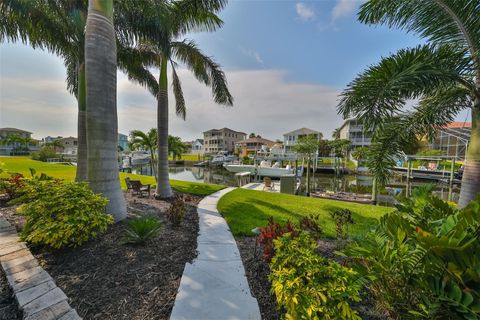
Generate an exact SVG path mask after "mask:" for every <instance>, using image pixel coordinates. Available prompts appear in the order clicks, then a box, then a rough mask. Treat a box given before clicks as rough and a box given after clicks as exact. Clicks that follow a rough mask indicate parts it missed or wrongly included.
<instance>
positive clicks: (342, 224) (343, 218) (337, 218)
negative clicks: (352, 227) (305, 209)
mask: <svg viewBox="0 0 480 320" xmlns="http://www.w3.org/2000/svg"><path fill="white" fill-rule="evenodd" d="M330 216H331V217H332V219H333V221H334V222H335V232H336V234H337V239H347V238H348V225H349V224H354V221H353V218H352V211H350V210H349V209H337V210H334V211H331V212H330Z"/></svg>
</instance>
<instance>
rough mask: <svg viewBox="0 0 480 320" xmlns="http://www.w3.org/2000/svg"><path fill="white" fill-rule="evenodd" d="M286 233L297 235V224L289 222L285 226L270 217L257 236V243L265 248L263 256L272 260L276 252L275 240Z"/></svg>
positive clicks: (267, 259)
mask: <svg viewBox="0 0 480 320" xmlns="http://www.w3.org/2000/svg"><path fill="white" fill-rule="evenodd" d="M285 233H291V234H292V236H296V235H297V231H296V229H295V226H294V225H293V224H292V223H291V222H287V223H286V224H285V225H284V226H282V225H280V224H279V223H277V222H275V221H273V217H269V218H268V224H267V225H266V226H265V227H262V228H260V234H259V235H258V237H257V245H260V247H261V248H262V249H263V258H264V259H265V260H266V261H270V260H271V259H272V257H273V255H274V254H275V246H274V243H273V240H275V239H277V238H279V237H281V236H283V235H284V234H285Z"/></svg>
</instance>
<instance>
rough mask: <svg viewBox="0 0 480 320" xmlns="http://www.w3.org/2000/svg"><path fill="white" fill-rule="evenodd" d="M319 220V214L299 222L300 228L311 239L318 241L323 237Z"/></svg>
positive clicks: (311, 215)
mask: <svg viewBox="0 0 480 320" xmlns="http://www.w3.org/2000/svg"><path fill="white" fill-rule="evenodd" d="M319 220H320V215H319V214H317V215H314V214H310V215H309V216H308V217H304V218H303V219H302V220H300V228H301V229H302V230H304V231H307V232H308V233H309V234H310V236H312V238H313V239H315V240H318V239H320V238H321V237H322V235H323V229H322V227H321V226H320V224H319V222H318V221H319Z"/></svg>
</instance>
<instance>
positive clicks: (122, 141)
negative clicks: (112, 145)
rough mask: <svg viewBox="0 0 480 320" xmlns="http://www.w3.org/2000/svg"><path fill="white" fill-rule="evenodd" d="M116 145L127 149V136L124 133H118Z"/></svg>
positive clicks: (123, 149)
mask: <svg viewBox="0 0 480 320" xmlns="http://www.w3.org/2000/svg"><path fill="white" fill-rule="evenodd" d="M118 146H119V147H120V148H122V151H126V150H128V136H127V135H126V134H123V133H119V134H118Z"/></svg>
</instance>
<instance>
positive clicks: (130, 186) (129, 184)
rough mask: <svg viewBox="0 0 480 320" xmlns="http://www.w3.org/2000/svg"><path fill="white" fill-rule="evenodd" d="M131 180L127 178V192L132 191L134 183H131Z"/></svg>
mask: <svg viewBox="0 0 480 320" xmlns="http://www.w3.org/2000/svg"><path fill="white" fill-rule="evenodd" d="M131 181H132V180H131V179H130V178H129V177H126V178H125V184H126V185H127V192H128V191H130V190H132V183H131Z"/></svg>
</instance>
